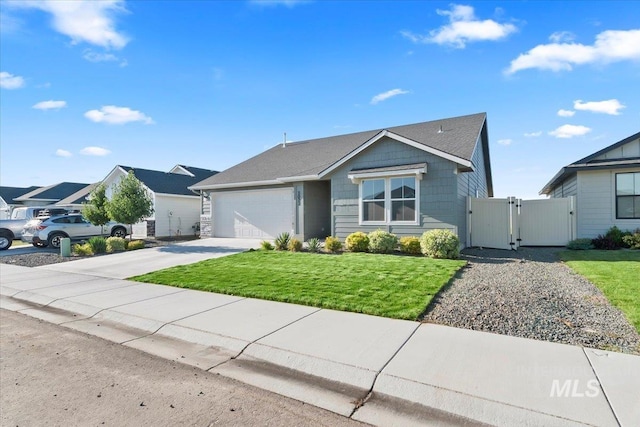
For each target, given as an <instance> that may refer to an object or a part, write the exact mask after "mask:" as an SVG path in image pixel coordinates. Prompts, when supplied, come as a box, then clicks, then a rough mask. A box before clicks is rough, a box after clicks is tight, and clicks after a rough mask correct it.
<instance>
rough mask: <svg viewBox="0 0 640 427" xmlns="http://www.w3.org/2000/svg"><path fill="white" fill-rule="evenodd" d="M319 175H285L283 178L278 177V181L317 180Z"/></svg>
mask: <svg viewBox="0 0 640 427" xmlns="http://www.w3.org/2000/svg"><path fill="white" fill-rule="evenodd" d="M319 178H320V177H319V176H318V175H304V176H287V177H284V178H278V181H280V182H283V183H284V182H298V181H317V180H318V179H319Z"/></svg>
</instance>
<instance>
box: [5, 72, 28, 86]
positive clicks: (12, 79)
mask: <svg viewBox="0 0 640 427" xmlns="http://www.w3.org/2000/svg"><path fill="white" fill-rule="evenodd" d="M23 86H24V79H23V78H22V77H20V76H14V75H13V74H11V73H7V72H6V71H3V72H1V73H0V87H1V88H2V89H20V88H21V87H23Z"/></svg>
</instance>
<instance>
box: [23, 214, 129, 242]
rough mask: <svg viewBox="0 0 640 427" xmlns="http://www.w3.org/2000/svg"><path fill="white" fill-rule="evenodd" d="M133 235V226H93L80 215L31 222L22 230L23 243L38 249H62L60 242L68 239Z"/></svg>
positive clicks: (109, 224) (111, 222)
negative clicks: (46, 247) (47, 247)
mask: <svg viewBox="0 0 640 427" xmlns="http://www.w3.org/2000/svg"><path fill="white" fill-rule="evenodd" d="M128 234H131V226H129V225H125V224H120V223H117V222H114V221H109V222H108V223H107V224H105V225H103V226H99V225H93V224H91V222H89V220H87V219H86V218H84V217H83V216H82V215H80V214H71V215H58V216H52V217H50V218H47V219H43V220H35V221H30V222H29V223H28V224H27V226H25V228H24V229H23V230H22V241H23V242H27V243H31V244H32V245H33V246H36V247H45V246H50V247H53V248H59V247H60V241H61V240H62V239H63V238H65V237H68V238H70V239H71V240H72V241H77V240H84V239H88V238H91V237H94V236H117V237H125V236H127V235H128Z"/></svg>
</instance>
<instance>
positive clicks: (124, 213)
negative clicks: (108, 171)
mask: <svg viewBox="0 0 640 427" xmlns="http://www.w3.org/2000/svg"><path fill="white" fill-rule="evenodd" d="M107 212H108V213H109V217H111V219H113V220H114V221H117V222H121V223H123V224H130V225H133V224H135V223H137V222H140V221H142V220H143V219H144V218H146V217H149V216H151V215H152V214H153V201H152V200H151V196H149V193H147V191H146V190H145V189H144V187H143V186H142V183H141V182H140V181H139V180H138V178H136V176H135V175H134V174H133V171H129V173H128V174H127V176H126V177H124V178H123V179H122V180H121V181H120V182H119V183H117V184H116V185H115V186H114V189H113V195H112V196H111V200H110V201H109V203H107Z"/></svg>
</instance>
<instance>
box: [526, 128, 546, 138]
mask: <svg viewBox="0 0 640 427" xmlns="http://www.w3.org/2000/svg"><path fill="white" fill-rule="evenodd" d="M540 135H542V131H541V130H539V131H537V132H528V133H525V134H524V136H525V137H527V138H537V137H539V136H540Z"/></svg>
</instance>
